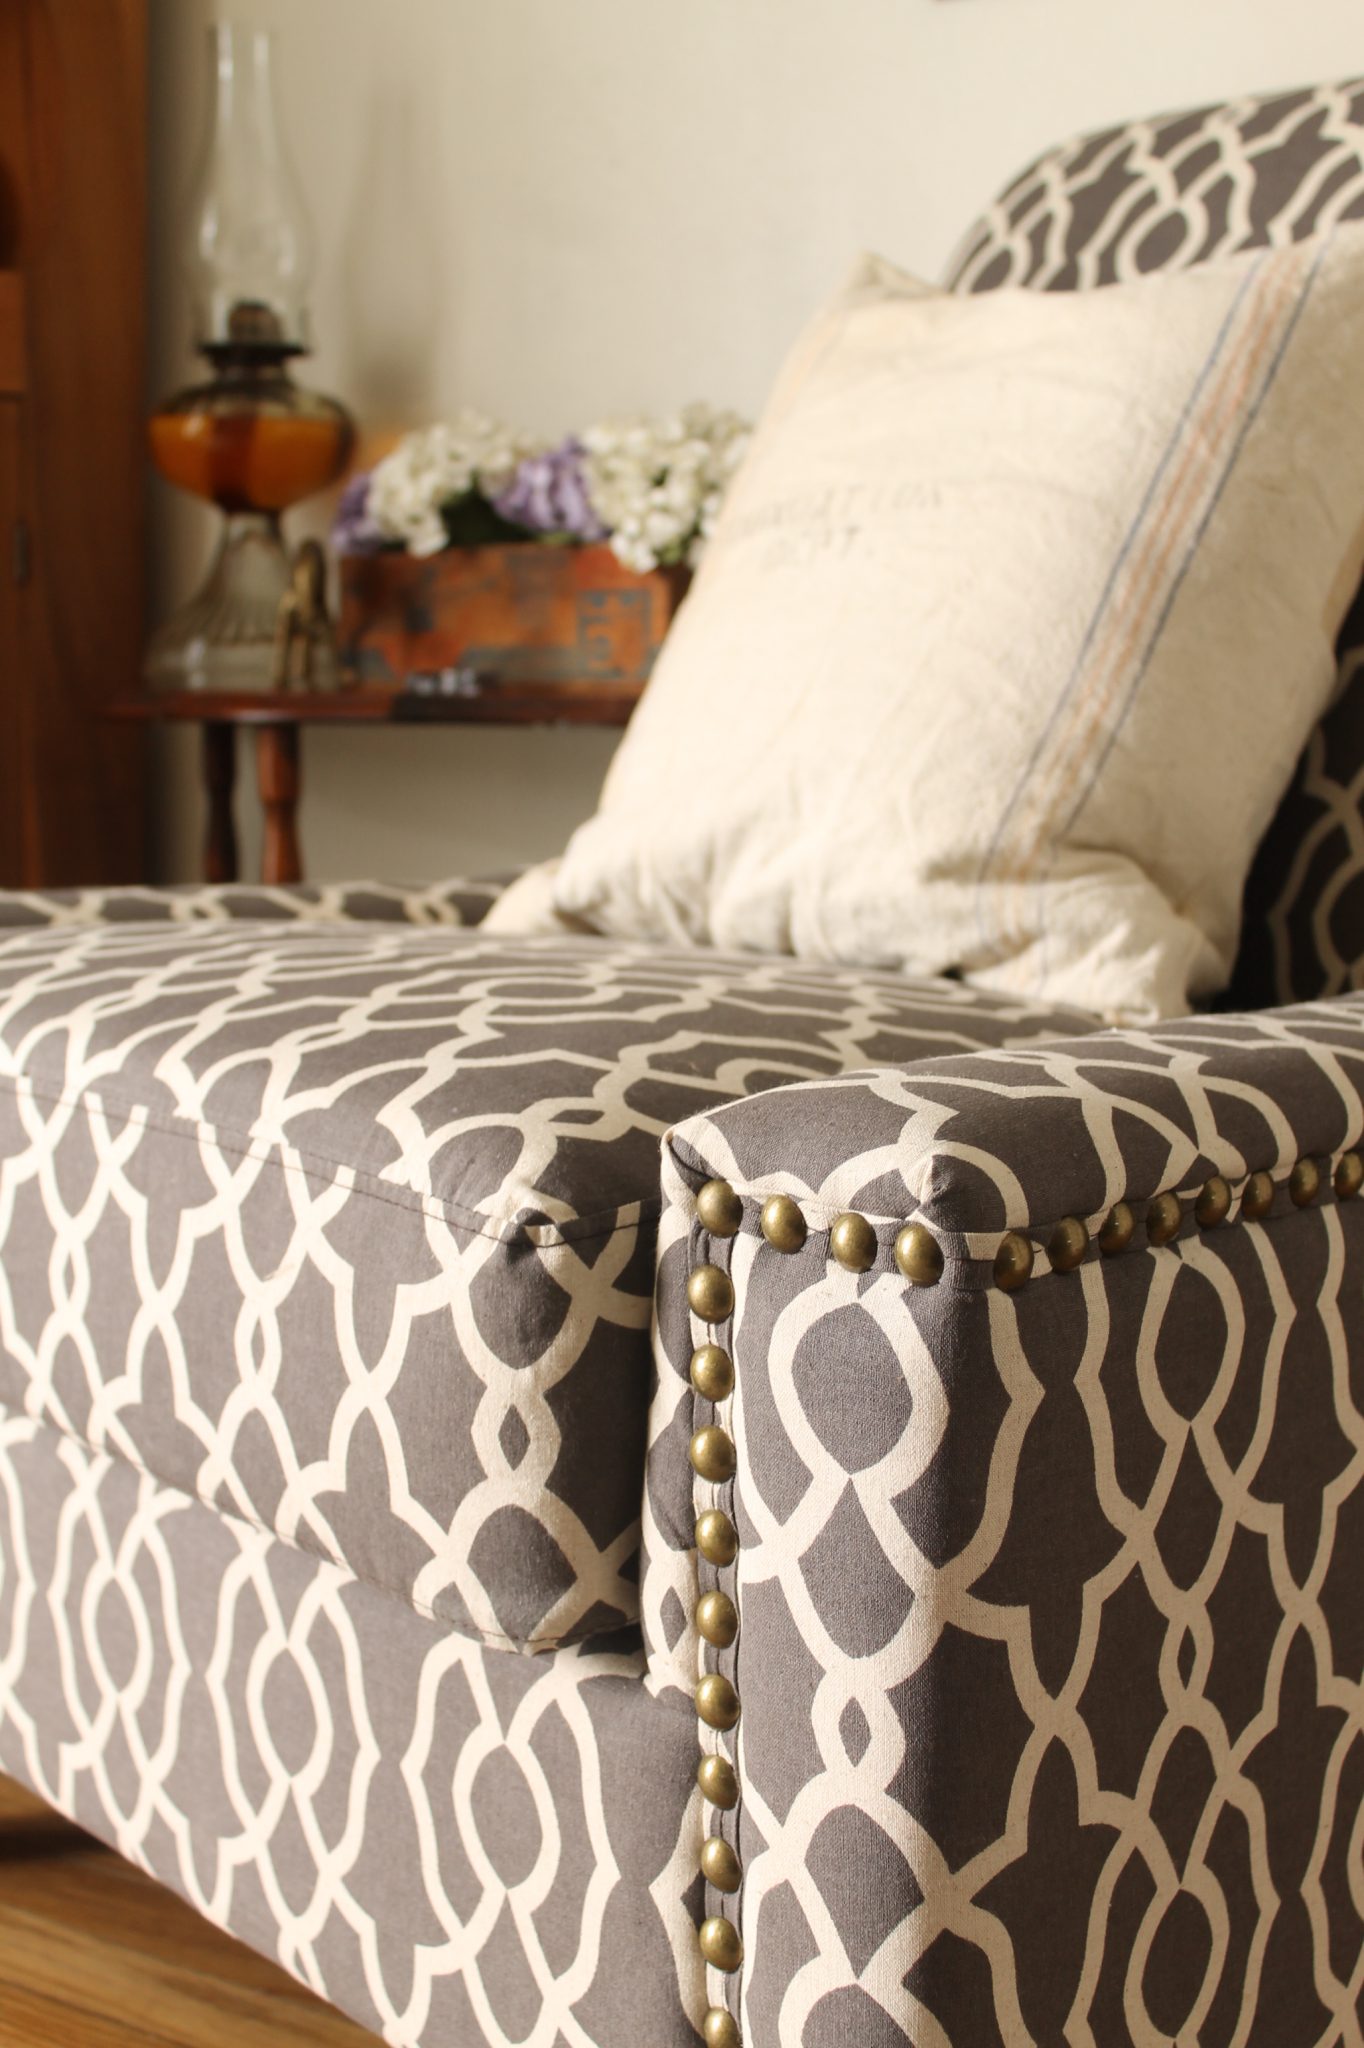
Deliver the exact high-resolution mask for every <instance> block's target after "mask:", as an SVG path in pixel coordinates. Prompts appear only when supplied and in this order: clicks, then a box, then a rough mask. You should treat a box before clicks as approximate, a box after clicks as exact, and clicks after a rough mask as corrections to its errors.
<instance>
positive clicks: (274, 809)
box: [256, 725, 303, 883]
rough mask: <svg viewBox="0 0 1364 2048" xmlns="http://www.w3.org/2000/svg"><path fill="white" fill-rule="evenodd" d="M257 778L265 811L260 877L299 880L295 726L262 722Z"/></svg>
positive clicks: (257, 747)
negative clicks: (263, 723)
mask: <svg viewBox="0 0 1364 2048" xmlns="http://www.w3.org/2000/svg"><path fill="white" fill-rule="evenodd" d="M256 781H257V784H258V785H259V788H260V800H261V809H262V810H263V811H264V813H265V844H264V846H263V847H262V849H261V880H262V881H263V882H267V883H271V882H273V883H283V882H301V881H302V880H303V856H302V854H301V853H300V851H299V845H298V798H299V789H300V781H299V767H298V727H297V726H296V725H263V726H262V727H261V728H260V730H259V732H258V733H257V734H256Z"/></svg>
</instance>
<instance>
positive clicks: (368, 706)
mask: <svg viewBox="0 0 1364 2048" xmlns="http://www.w3.org/2000/svg"><path fill="white" fill-rule="evenodd" d="M643 689H644V685H643V684H642V683H608V682H595V681H591V680H581V681H573V682H556V683H545V682H518V681H516V680H515V679H512V678H508V679H505V680H504V679H502V678H500V677H499V678H492V677H489V678H486V679H484V680H482V681H481V682H480V683H478V684H477V685H475V686H474V687H473V688H471V689H469V690H467V691H465V692H461V693H459V694H455V693H453V692H451V693H449V694H445V693H432V694H430V695H427V694H425V693H419V692H417V691H415V690H395V689H379V688H373V687H358V688H354V689H340V690H316V691H311V690H298V691H290V692H288V693H281V692H278V691H273V690H237V691H230V692H229V691H211V690H176V691H172V692H170V693H168V694H167V695H165V696H161V697H129V698H125V699H123V700H122V701H121V702H118V703H114V704H111V705H110V706H109V716H110V717H111V718H119V719H143V720H147V721H149V722H152V723H157V724H163V723H170V724H194V725H214V724H218V725H596V726H620V725H624V724H626V722H627V721H628V719H629V717H630V713H631V712H632V711H633V710H634V708H635V706H636V704H637V703H638V702H639V700H640V697H641V695H642V694H643Z"/></svg>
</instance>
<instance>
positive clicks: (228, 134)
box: [147, 22, 354, 691]
mask: <svg viewBox="0 0 1364 2048" xmlns="http://www.w3.org/2000/svg"><path fill="white" fill-rule="evenodd" d="M209 50H210V58H211V65H212V128H211V132H210V136H209V142H208V148H207V152H206V155H205V159H204V165H203V169H202V172H201V176H200V180H199V185H198V189H197V192H196V195H195V200H194V205H193V231H192V237H191V241H190V246H189V250H188V252H187V253H188V257H189V270H190V279H191V284H192V290H193V309H194V341H195V346H196V348H197V349H198V351H199V353H200V354H201V355H202V356H204V357H205V359H206V360H207V363H208V365H209V369H210V372H211V374H210V375H209V376H208V377H207V378H206V379H205V380H204V381H203V382H201V383H196V384H194V385H192V386H190V387H189V389H187V390H184V391H181V392H179V393H177V395H176V396H175V397H174V398H171V399H169V400H168V401H167V402H166V403H165V404H164V405H162V406H160V407H159V408H158V409H157V411H156V412H155V414H154V415H153V417H152V421H151V447H152V456H153V460H154V461H155V463H156V466H157V468H158V469H159V470H160V472H161V474H162V475H163V476H164V477H166V478H167V479H168V481H169V482H171V483H173V484H176V485H178V486H179V487H180V489H181V490H185V491H189V492H192V493H193V495H194V496H195V497H199V498H204V499H207V500H208V501H209V503H211V504H214V505H216V506H217V507H218V509H219V511H220V512H221V513H222V514H223V524H222V529H221V532H220V533H219V535H218V541H217V546H216V548H215V551H214V554H213V559H212V562H211V565H210V567H209V570H208V574H207V577H206V578H205V581H204V583H203V586H202V588H201V589H200V590H199V591H198V592H197V594H196V595H195V596H194V597H193V598H192V599H191V600H190V602H189V603H188V604H187V605H186V606H185V607H184V608H183V609H182V610H181V611H180V612H178V613H177V614H176V615H175V616H174V617H173V618H172V619H170V620H169V621H168V622H167V623H166V625H164V626H163V627H162V628H161V630H160V631H159V632H158V633H157V634H156V636H155V637H154V639H153V640H152V643H151V646H150V648H149V651H148V656H147V681H148V683H149V685H150V686H151V687H152V688H153V689H157V690H229V691H230V690H252V689H267V688H268V687H269V685H270V676H271V653H272V648H273V644H274V637H275V627H276V620H277V618H278V615H279V608H280V602H281V599H282V598H284V596H285V594H286V592H287V590H288V588H289V582H290V566H289V559H288V555H287V552H286V550H285V546H284V540H283V535H282V532H281V526H280V516H281V514H282V513H283V512H285V511H286V510H287V509H288V507H289V506H291V505H295V504H297V503H298V502H299V501H300V500H301V499H303V498H308V497H311V496H312V494H313V493H314V492H315V491H320V490H324V489H325V488H326V486H327V485H328V484H331V483H334V482H335V481H336V479H337V478H338V477H339V476H340V475H341V474H342V473H343V471H344V469H345V467H346V464H347V461H348V459H349V456H350V452H351V447H352V443H353V440H354V429H353V426H352V422H351V419H350V415H349V414H348V413H347V411H346V410H345V408H344V406H342V405H340V404H338V403H337V401H336V400H335V399H332V398H325V397H323V396H321V394H319V393H317V392H312V391H307V390H304V389H302V388H301V387H300V386H299V385H298V384H296V383H295V382H294V379H293V377H292V375H291V374H290V366H291V364H292V362H293V361H294V359H295V358H296V357H298V356H301V355H306V354H307V352H308V350H309V347H310V335H309V322H308V309H307V294H308V288H309V285H310V282H311V272H312V247H311V234H310V230H309V226H308V221H307V216H306V214H305V211H304V208H303V203H302V199H301V197H300V195H299V191H298V186H297V182H296V180H295V178H294V176H293V173H292V170H291V168H290V165H289V162H288V158H287V157H286V155H285V153H284V149H283V147H282V144H281V141H280V136H279V130H278V125H277V122H276V116H275V104H274V90H273V78H272V70H271V57H272V50H271V39H270V35H269V33H268V31H265V30H261V29H256V28H246V27H242V26H239V25H237V24H235V23H227V22H222V23H218V24H216V25H215V26H214V27H213V28H211V29H210V31H209Z"/></svg>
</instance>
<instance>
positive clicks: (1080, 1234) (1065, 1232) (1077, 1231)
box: [1047, 1216, 1089, 1273]
mask: <svg viewBox="0 0 1364 2048" xmlns="http://www.w3.org/2000/svg"><path fill="white" fill-rule="evenodd" d="M1088 1250H1089V1232H1088V1231H1087V1230H1086V1229H1085V1226H1084V1224H1083V1223H1082V1222H1081V1221H1080V1219H1079V1217H1078V1216H1063V1217H1062V1218H1061V1221H1060V1222H1059V1223H1058V1224H1057V1226H1056V1228H1055V1230H1053V1232H1052V1234H1051V1242H1050V1244H1048V1246H1047V1257H1048V1258H1049V1259H1050V1261H1051V1263H1052V1267H1053V1269H1054V1270H1055V1271H1056V1272H1058V1273H1073V1272H1074V1270H1075V1268H1076V1267H1077V1266H1078V1265H1079V1264H1080V1263H1081V1261H1082V1260H1083V1258H1084V1255H1085V1253H1086V1252H1087V1251H1088Z"/></svg>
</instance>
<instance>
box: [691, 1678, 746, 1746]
mask: <svg viewBox="0 0 1364 2048" xmlns="http://www.w3.org/2000/svg"><path fill="white" fill-rule="evenodd" d="M696 1711H697V1713H698V1714H699V1715H700V1716H701V1719H702V1720H703V1721H704V1722H705V1724H706V1726H707V1728H718V1729H719V1730H720V1733H721V1734H722V1735H723V1734H725V1733H727V1732H728V1730H729V1729H731V1728H733V1727H734V1726H736V1724H737V1722H738V1719H739V1695H738V1693H736V1692H735V1690H734V1687H733V1686H732V1685H731V1684H730V1682H729V1680H728V1679H727V1678H726V1677H725V1676H724V1674H723V1673H722V1672H719V1671H708V1672H707V1673H706V1675H705V1677H704V1678H703V1679H701V1681H700V1682H699V1684H698V1685H697V1688H696Z"/></svg>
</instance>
